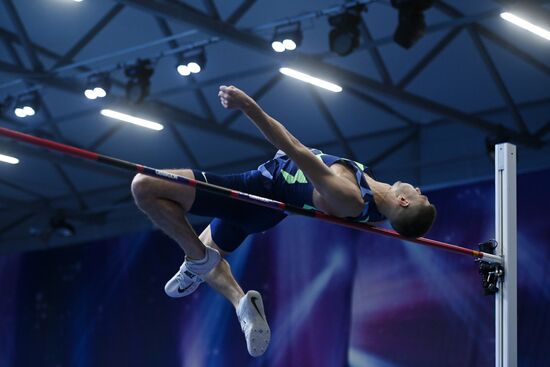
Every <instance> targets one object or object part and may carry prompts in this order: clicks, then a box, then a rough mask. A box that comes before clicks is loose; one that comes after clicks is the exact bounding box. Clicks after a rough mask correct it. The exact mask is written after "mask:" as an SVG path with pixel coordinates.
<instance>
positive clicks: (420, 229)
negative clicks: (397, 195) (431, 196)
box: [390, 202, 437, 238]
mask: <svg viewBox="0 0 550 367" xmlns="http://www.w3.org/2000/svg"><path fill="white" fill-rule="evenodd" d="M436 216H437V211H436V209H435V206H434V205H433V204H430V205H425V204H424V203H419V202H412V203H410V205H409V206H407V207H404V208H401V211H400V213H399V214H398V215H397V216H396V217H395V218H393V219H392V220H390V223H391V226H392V227H393V229H395V230H396V231H397V232H398V233H399V234H400V235H402V236H403V237H408V238H417V237H421V236H423V235H424V234H425V233H426V232H428V231H429V230H430V228H431V227H432V224H433V223H434V221H435V217H436Z"/></svg>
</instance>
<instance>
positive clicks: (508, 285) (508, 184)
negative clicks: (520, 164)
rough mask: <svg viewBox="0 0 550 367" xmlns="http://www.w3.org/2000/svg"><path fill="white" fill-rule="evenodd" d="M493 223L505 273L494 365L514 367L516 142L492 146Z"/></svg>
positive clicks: (497, 312) (499, 296) (497, 303)
mask: <svg viewBox="0 0 550 367" xmlns="http://www.w3.org/2000/svg"><path fill="white" fill-rule="evenodd" d="M495 224H496V229H495V232H496V240H497V243H498V244H499V246H498V247H497V255H499V256H501V257H502V258H503V259H504V277H502V278H500V280H499V282H498V288H499V291H498V292H497V294H496V295H495V366H496V367H517V364H518V360H517V359H518V358H517V214H516V146H515V145H512V144H509V143H504V144H498V145H496V146H495Z"/></svg>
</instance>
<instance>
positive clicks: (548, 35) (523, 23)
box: [500, 12, 550, 41]
mask: <svg viewBox="0 0 550 367" xmlns="http://www.w3.org/2000/svg"><path fill="white" fill-rule="evenodd" d="M500 17H501V18H502V19H504V20H507V21H509V22H510V23H512V24H515V25H517V26H518V27H521V28H523V29H525V30H528V31H529V32H531V33H534V34H536V35H537V36H539V37H542V38H544V39H546V40H548V41H550V31H548V30H546V29H544V28H542V27H539V26H538V25H535V24H533V23H531V22H528V21H527V20H525V19H523V18H520V17H518V16H517V15H514V14H512V13H508V12H504V13H501V14H500Z"/></svg>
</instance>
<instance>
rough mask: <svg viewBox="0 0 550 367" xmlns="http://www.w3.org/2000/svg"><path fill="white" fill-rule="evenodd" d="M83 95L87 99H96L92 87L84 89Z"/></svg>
mask: <svg viewBox="0 0 550 367" xmlns="http://www.w3.org/2000/svg"><path fill="white" fill-rule="evenodd" d="M84 95H85V96H86V98H88V99H96V98H97V95H96V94H95V92H94V91H93V89H86V90H85V91H84Z"/></svg>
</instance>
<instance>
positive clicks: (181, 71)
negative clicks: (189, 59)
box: [177, 65, 191, 76]
mask: <svg viewBox="0 0 550 367" xmlns="http://www.w3.org/2000/svg"><path fill="white" fill-rule="evenodd" d="M177 70H178V73H179V74H180V75H181V76H188V75H191V71H190V70H189V68H188V67H187V65H178V68H177Z"/></svg>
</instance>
